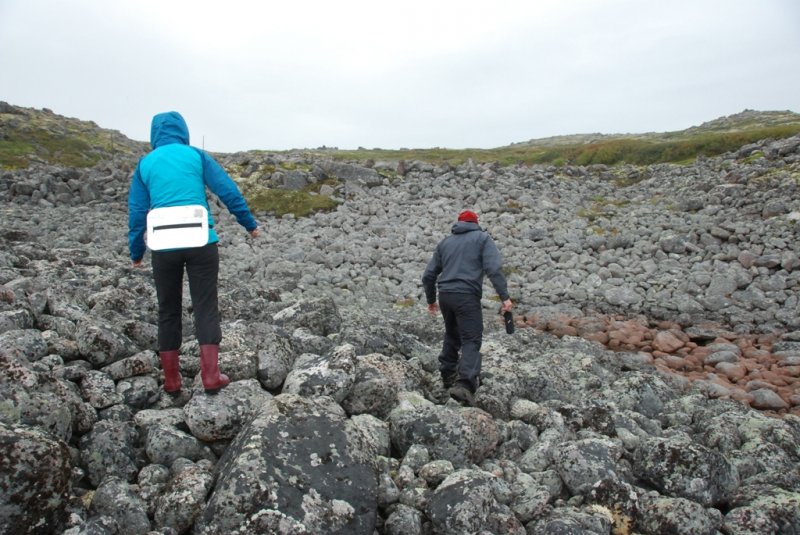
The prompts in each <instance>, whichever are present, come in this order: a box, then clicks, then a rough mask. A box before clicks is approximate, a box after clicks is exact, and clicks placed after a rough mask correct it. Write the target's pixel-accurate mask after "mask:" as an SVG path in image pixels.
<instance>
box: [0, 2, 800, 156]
mask: <svg viewBox="0 0 800 535" xmlns="http://www.w3.org/2000/svg"><path fill="white" fill-rule="evenodd" d="M0 51H2V52H0V100H5V101H6V102H9V103H10V104H15V105H18V106H25V107H34V108H50V109H52V110H53V111H54V112H56V113H59V114H61V115H66V116H70V117H77V118H79V119H84V120H92V121H95V122H96V123H98V124H99V125H100V126H102V127H105V128H113V129H116V130H120V131H121V132H122V133H124V134H125V135H127V136H128V137H131V138H133V139H138V140H144V141H147V140H149V135H150V118H151V117H152V115H153V114H155V113H158V112H161V111H167V110H177V111H180V112H181V113H182V114H183V115H184V117H185V118H186V121H187V123H188V124H189V129H190V131H191V135H192V144H194V145H197V146H200V145H201V144H203V145H204V146H205V148H206V149H208V150H212V151H221V152H234V151H238V150H248V149H274V150H276V149H289V148H312V147H318V146H321V145H327V146H337V147H339V148H342V149H350V148H356V147H358V146H364V147H368V148H372V147H381V148H401V147H409V148H410V147H451V148H464V147H474V148H491V147H497V146H502V145H507V144H509V143H512V142H518V141H526V140H528V139H532V138H540V137H547V136H552V135H562V134H576V133H587V132H601V133H623V132H648V131H657V132H663V131H671V130H681V129H684V128H687V127H690V126H694V125H698V124H700V123H702V122H704V121H708V120H711V119H715V118H717V117H720V116H723V115H730V114H733V113H737V112H740V111H742V110H744V109H745V108H750V109H757V110H787V109H789V110H792V111H800V2H798V0H761V1H758V2H754V1H752V0H670V1H656V0H520V1H516V0H508V1H504V0H495V1H492V2H490V1H483V2H478V1H473V0H404V1H403V2H387V1H380V0H363V1H356V0H338V1H335V2H334V1H329V0H319V1H309V0H292V1H285V2H257V1H252V2H249V1H241V0H218V1H215V2H209V1H205V0H193V1H182V0H135V1H134V0H113V1H109V0H70V1H63V0H0Z"/></svg>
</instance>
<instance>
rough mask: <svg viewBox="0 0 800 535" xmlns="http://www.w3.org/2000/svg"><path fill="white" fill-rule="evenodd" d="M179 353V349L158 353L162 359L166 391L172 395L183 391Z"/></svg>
mask: <svg viewBox="0 0 800 535" xmlns="http://www.w3.org/2000/svg"><path fill="white" fill-rule="evenodd" d="M178 355H179V352H178V350H177V349H176V350H173V351H159V353H158V358H159V359H160V360H161V369H162V370H164V392H166V393H167V394H169V395H170V396H172V397H175V396H177V395H179V394H180V393H181V384H182V383H183V378H182V377H181V366H180V360H179V359H178Z"/></svg>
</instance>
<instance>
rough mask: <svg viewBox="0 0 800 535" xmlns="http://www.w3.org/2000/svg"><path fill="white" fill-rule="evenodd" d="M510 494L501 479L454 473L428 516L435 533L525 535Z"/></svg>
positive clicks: (433, 500)
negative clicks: (510, 503)
mask: <svg viewBox="0 0 800 535" xmlns="http://www.w3.org/2000/svg"><path fill="white" fill-rule="evenodd" d="M510 497H511V490H510V489H509V488H508V485H507V484H506V483H505V482H504V481H503V480H502V479H500V478H498V477H495V476H493V475H492V474H490V473H488V472H483V471H480V470H469V469H465V470H459V471H457V472H453V473H452V474H450V475H449V476H447V478H445V480H444V481H442V483H441V484H440V485H439V486H438V487H436V490H435V491H434V492H433V494H432V495H431V497H430V500H429V501H428V504H427V507H426V512H427V514H428V517H429V518H430V519H431V522H432V523H433V527H434V531H435V533H440V534H443V535H461V534H463V533H481V532H488V533H506V534H517V535H524V534H525V527H524V526H523V525H522V523H521V522H520V521H519V520H518V519H517V518H516V517H515V516H514V514H513V513H512V512H511V510H510V509H509V507H508V505H507V503H508V500H509V499H510Z"/></svg>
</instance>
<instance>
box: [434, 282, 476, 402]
mask: <svg viewBox="0 0 800 535" xmlns="http://www.w3.org/2000/svg"><path fill="white" fill-rule="evenodd" d="M439 310H441V312H442V317H443V318H444V342H443V344H442V352H441V354H440V355H439V371H440V372H441V373H442V375H443V376H445V375H450V374H452V373H453V372H457V374H458V376H457V381H459V382H462V383H466V385H468V386H469V387H470V389H471V390H472V391H473V392H475V390H477V388H478V376H479V375H480V373H481V343H482V342H483V312H482V310H481V298H480V297H478V296H477V295H474V294H462V293H441V292H440V293H439ZM459 350H460V351H461V358H460V359H459V355H458V352H459Z"/></svg>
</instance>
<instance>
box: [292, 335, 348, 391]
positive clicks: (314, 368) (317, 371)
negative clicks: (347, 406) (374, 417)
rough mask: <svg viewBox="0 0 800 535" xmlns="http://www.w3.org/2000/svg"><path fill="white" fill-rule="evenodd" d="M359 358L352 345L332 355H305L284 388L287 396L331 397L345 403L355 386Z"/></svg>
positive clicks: (298, 358)
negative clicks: (357, 358)
mask: <svg viewBox="0 0 800 535" xmlns="http://www.w3.org/2000/svg"><path fill="white" fill-rule="evenodd" d="M355 370H356V354H355V348H354V347H353V346H351V345H350V344H344V345H342V346H339V347H336V348H335V349H334V350H333V351H332V352H331V354H330V355H313V354H311V353H305V354H303V355H300V356H299V357H297V360H296V361H295V362H294V367H293V368H292V371H290V372H289V374H288V375H287V376H286V382H284V384H283V393H284V394H297V395H302V396H331V397H332V398H333V399H335V400H336V401H337V402H339V403H341V402H342V401H343V400H344V399H345V398H346V397H347V396H348V394H349V393H350V389H351V388H352V386H353V383H354V382H355Z"/></svg>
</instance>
